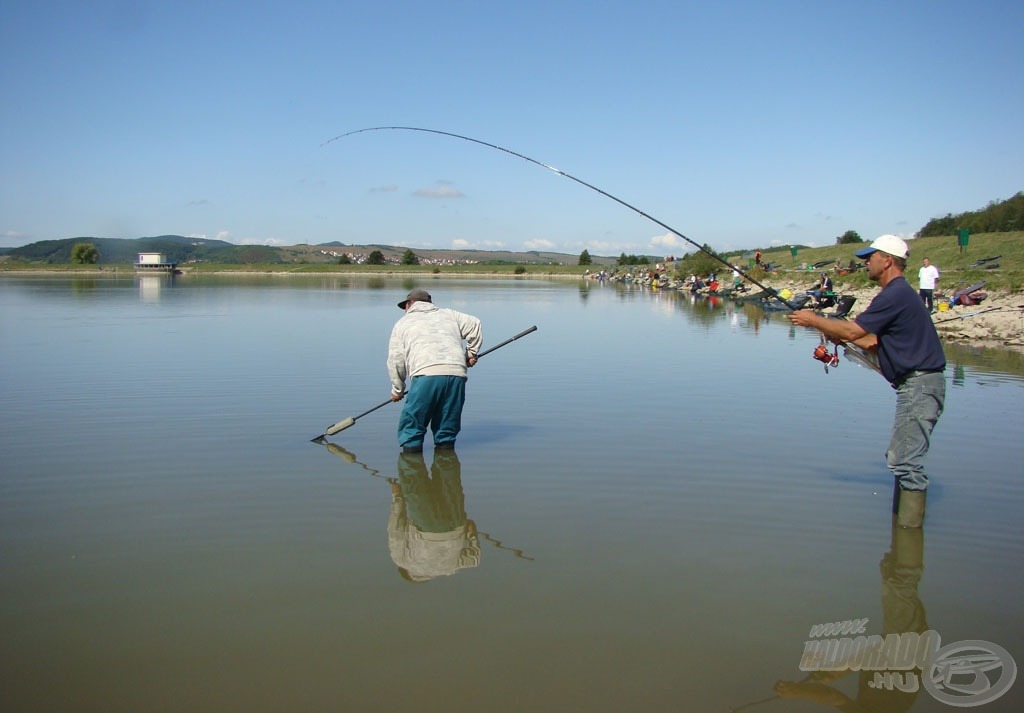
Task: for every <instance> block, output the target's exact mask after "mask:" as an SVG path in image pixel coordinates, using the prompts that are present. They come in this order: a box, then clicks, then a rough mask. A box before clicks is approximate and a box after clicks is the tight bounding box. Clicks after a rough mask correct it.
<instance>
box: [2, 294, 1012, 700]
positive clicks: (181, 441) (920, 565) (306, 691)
mask: <svg viewBox="0 0 1024 713" xmlns="http://www.w3.org/2000/svg"><path fill="white" fill-rule="evenodd" d="M413 286H422V287H426V288H427V289H429V290H430V291H431V292H432V293H433V295H434V298H435V302H436V303H438V304H439V305H441V306H448V307H453V308H455V309H459V310H462V311H466V312H471V313H473V314H476V315H477V316H479V317H480V318H481V319H482V320H483V322H484V336H485V345H484V346H485V348H486V347H487V346H493V345H494V344H497V343H498V342H500V341H502V340H504V339H507V338H508V337H511V336H512V335H514V334H516V333H518V332H520V331H522V330H524V329H526V328H527V327H529V326H531V325H537V327H538V330H537V332H535V333H533V334H531V335H529V336H527V337H524V338H523V339H521V340H519V341H516V342H514V343H513V344H510V345H508V346H506V347H503V348H502V349H500V350H498V351H496V352H494V353H492V354H490V355H488V356H486V357H485V358H484V359H482V360H481V362H480V364H479V365H478V366H477V367H476V368H475V369H473V370H472V371H471V373H470V382H469V387H468V403H467V406H466V410H465V414H464V430H463V433H462V435H461V436H460V438H459V440H458V449H457V456H456V457H455V458H448V459H444V458H439V459H435V458H434V454H433V449H432V448H431V447H429V446H428V447H427V448H426V452H425V454H424V459H423V460H417V459H409V458H406V459H403V458H402V457H400V456H399V453H398V448H397V443H396V437H395V424H396V420H397V416H398V413H399V410H400V406H397V405H389V406H387V407H384V408H382V409H380V410H378V411H376V412H374V413H372V414H370V415H367V416H366V417H364V418H362V419H360V420H359V421H358V422H357V423H356V425H355V426H353V427H352V428H350V429H347V430H345V431H343V432H341V433H339V434H338V435H337V436H335V437H333V438H332V439H331V441H332V445H331V446H329V447H328V446H325V445H317V444H314V443H311V442H310V439H311V438H312V437H314V436H316V435H318V434H319V433H321V432H322V431H323V430H324V429H325V427H326V426H328V425H329V424H331V423H332V422H334V421H338V420H340V419H342V418H345V417H348V416H355V415H358V414H359V413H361V412H363V411H365V410H366V409H369V408H371V407H372V406H375V405H377V404H379V403H381V402H383V401H384V400H385V399H387V398H388V389H389V386H388V380H387V376H386V373H385V368H384V359H385V356H386V343H387V338H388V335H389V334H390V330H391V327H392V325H393V323H394V322H395V320H396V319H398V317H399V316H400V312H399V310H398V309H397V307H396V306H395V303H396V302H397V301H398V300H399V299H400V298H401V297H402V296H404V294H405V293H406V292H407V291H408V290H409V289H410V288H411V287H413ZM817 344H818V337H817V334H816V333H813V332H809V331H804V330H796V329H793V328H792V327H791V326H790V325H789V323H788V322H787V321H785V320H784V318H782V317H781V316H780V315H764V314H763V313H761V312H760V311H759V310H757V309H755V308H752V307H748V308H743V307H736V306H734V305H732V304H730V303H719V304H715V305H712V304H709V303H707V302H704V301H699V302H696V303H692V304H691V302H690V300H689V297H688V296H686V297H684V296H681V295H678V294H676V293H671V292H657V291H651V290H648V289H639V288H637V289H623V288H622V287H616V286H608V285H600V284H596V283H582V282H580V283H577V282H572V281H555V282H548V281H540V280H507V281H483V280H481V281H454V280H437V279H429V278H423V279H417V280H408V279H406V280H398V279H394V280H390V279H377V280H360V279H350V278H345V277H337V276H330V277H327V276H324V277H281V276H266V277H254V278H242V277H233V278H217V277H202V278H194V277H189V276H183V277H178V278H176V279H174V280H173V281H172V280H171V279H170V278H166V277H157V276H146V277H145V278H138V277H133V276H127V277H126V276H122V277H120V278H117V279H114V278H96V279H92V278H70V277H54V278H48V277H39V276H35V277H18V276H13V277H12V276H4V277H2V278H0V368H2V373H3V388H2V390H0V407H2V408H0V415H2V416H0V417H2V419H3V428H2V430H0V471H2V475H0V607H2V609H0V691H2V694H0V695H2V696H3V705H2V708H3V710H5V711H33V712H34V711H105V712H109V711H218V712H219V711H424V712H430V711H446V712H450V711H463V710H466V711H469V710H472V711H488V712H490V711H498V712H501V711H609V712H616V713H618V712H623V711H721V712H723V713H725V712H727V711H730V710H736V709H741V710H753V711H758V712H761V711H764V712H766V713H771V712H781V711H812V710H823V709H826V710H827V709H828V706H826V705H819V704H815V703H811V702H808V701H802V700H780V699H774V700H772V697H773V696H774V694H775V691H774V689H773V687H774V686H775V684H776V682H777V681H780V680H781V681H799V680H801V679H803V678H804V676H805V672H804V671H801V669H800V665H801V659H802V657H803V654H804V650H805V642H807V641H808V640H810V639H811V638H812V637H811V635H810V630H811V628H812V627H814V626H815V625H819V624H824V623H829V622H842V621H852V620H858V619H866V620H867V622H866V623H865V624H864V626H863V633H864V635H865V636H870V635H879V636H884V635H885V634H893V633H897V634H901V635H903V636H906V632H909V631H915V632H923V631H925V630H926V629H931V630H933V631H935V632H938V634H939V635H940V636H941V643H942V646H943V647H945V646H946V645H948V644H954V643H956V642H961V641H969V640H976V641H982V642H990V643H992V644H995V645H997V646H998V647H1001V648H1002V649H1003V650H1005V652H1007V653H1008V654H1009V656H1010V657H1011V658H1012V659H1013V661H1012V662H1005V661H1004V662H1003V665H1002V667H1001V668H999V669H997V670H994V671H990V672H989V674H988V675H987V678H986V680H989V679H992V680H993V682H994V683H995V684H996V685H997V686H998V685H999V683H1000V681H1001V682H1002V683H1003V684H1005V683H1006V681H1007V678H1006V676H1008V675H1009V673H1008V672H1009V670H1010V669H1011V668H1012V667H1013V665H1014V662H1015V664H1016V665H1018V666H1024V604H1022V603H1021V599H1022V598H1021V594H1020V592H1021V591H1022V589H1024V567H1022V564H1024V517H1022V510H1024V485H1022V480H1024V478H1022V476H1024V467H1022V464H1024V438H1022V426H1024V398H1022V396H1024V360H1022V359H1021V357H1020V355H1018V354H1014V353H1008V352H983V351H978V350H967V349H960V348H954V347H949V349H948V351H947V355H948V358H949V362H950V368H949V370H948V371H947V378H948V379H949V390H948V397H947V410H946V413H945V415H944V416H943V418H942V420H941V421H940V423H939V426H938V428H937V429H936V432H935V436H934V441H933V446H932V450H931V454H930V456H929V465H930V467H929V472H930V475H931V477H932V483H933V485H932V488H931V490H930V494H929V502H928V517H927V521H926V527H925V528H924V531H923V532H918V533H908V532H906V531H904V532H899V533H895V534H894V533H893V531H892V528H891V516H890V498H891V476H890V474H889V472H888V470H887V469H886V467H885V462H884V450H885V447H886V445H887V442H888V434H889V427H890V424H891V421H892V415H893V409H894V398H895V394H894V392H893V391H892V389H891V388H890V387H889V386H888V385H887V384H886V383H885V382H884V381H883V380H882V379H881V377H879V376H877V375H876V374H874V373H872V372H870V371H868V370H866V369H863V368H860V367H858V366H856V365H854V364H853V363H851V362H848V361H845V360H844V361H843V362H842V363H841V364H840V366H839V367H838V368H837V369H833V370H830V372H829V373H828V374H827V375H826V374H825V373H824V370H823V368H822V365H821V364H820V363H819V362H816V361H814V360H813V359H812V358H811V352H812V351H813V349H814V347H815V346H816V345H817ZM417 528H418V529H417ZM403 571H404V573H403ZM839 636H840V635H836V637H835V638H839ZM819 638H821V639H828V638H829V636H821V637H819ZM919 674H920V672H916V673H915V672H914V671H911V672H908V673H907V675H905V676H904V677H902V678H901V679H900V681H901V683H903V682H906V683H907V685H908V686H909V685H910V684H911V683H917V682H918V681H919V679H921V677H920V675H919ZM1000 677H1002V678H1000ZM978 680H979V679H976V678H973V677H971V676H970V675H968V676H966V677H965V678H962V679H961V680H960V683H962V684H963V683H967V684H969V683H971V682H975V683H977V682H978ZM890 681H891V679H890ZM869 682H872V683H876V682H877V680H876V679H874V678H871V677H869V676H867V675H865V676H864V677H863V678H861V677H859V676H858V675H857V674H852V675H848V676H844V677H841V678H839V679H837V680H835V681H833V682H832V683H831V686H832V689H833V690H834V691H838V692H839V693H841V694H842V695H843V696H846V697H848V698H850V699H854V700H857V701H858V702H859V705H860V706H861V708H858V709H856V710H913V711H942V710H945V711H949V710H953V709H954V706H952V705H951V704H949V703H947V702H942V701H941V700H940V698H938V697H936V695H934V694H933V693H932V692H931V690H926V687H925V686H924V685H923V683H922V684H921V685H920V687H919V689H920V690H918V692H917V693H916V694H913V693H910V694H907V693H902V692H900V691H899V690H891V691H890V690H886V687H885V686H884V685H883V686H876V687H875V688H871V687H870V686H868V685H866V684H867V683H869ZM893 688H895V686H893ZM943 691H945V692H946V694H950V691H952V689H949V688H944V689H941V690H940V693H942V692H943ZM1022 691H1024V682H1021V681H1017V682H1016V683H1015V685H1013V686H1012V687H1011V688H1010V689H1009V691H1008V692H1006V693H1005V694H1004V695H1002V696H1001V697H998V698H996V699H994V700H992V701H991V702H989V703H987V704H985V705H983V706H982V707H980V708H979V710H983V711H1020V710H1024V692H1022ZM954 693H955V692H954ZM960 695H962V696H963V695H966V694H962V693H961V694H960ZM964 700H976V699H975V698H971V697H970V696H968V697H967V698H966V699H965V698H963V697H961V699H960V702H961V703H962V702H963V701H964ZM748 704H749V705H748Z"/></svg>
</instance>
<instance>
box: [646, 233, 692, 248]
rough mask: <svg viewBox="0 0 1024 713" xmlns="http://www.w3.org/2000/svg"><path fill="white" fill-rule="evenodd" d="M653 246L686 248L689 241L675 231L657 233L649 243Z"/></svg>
mask: <svg viewBox="0 0 1024 713" xmlns="http://www.w3.org/2000/svg"><path fill="white" fill-rule="evenodd" d="M649 244H650V247H652V248H685V247H686V246H687V245H688V243H687V242H686V241H685V240H683V239H682V238H680V237H679V236H678V235H676V234H675V233H665V234H664V235H655V236H654V237H653V238H651V242H650V243H649Z"/></svg>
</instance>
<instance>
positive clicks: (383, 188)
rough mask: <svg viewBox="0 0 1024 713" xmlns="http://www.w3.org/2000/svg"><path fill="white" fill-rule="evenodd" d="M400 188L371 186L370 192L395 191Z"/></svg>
mask: <svg viewBox="0 0 1024 713" xmlns="http://www.w3.org/2000/svg"><path fill="white" fill-rule="evenodd" d="M397 190H398V186H378V187H377V188H371V189H370V193H393V192H395V191H397Z"/></svg>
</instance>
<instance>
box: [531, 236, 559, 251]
mask: <svg viewBox="0 0 1024 713" xmlns="http://www.w3.org/2000/svg"><path fill="white" fill-rule="evenodd" d="M523 246H524V247H525V248H526V249H527V250H554V248H555V244H554V243H553V242H551V241H550V240H544V239H543V238H534V239H533V240H527V241H526V242H525V243H523Z"/></svg>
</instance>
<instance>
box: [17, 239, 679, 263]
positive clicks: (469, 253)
mask: <svg viewBox="0 0 1024 713" xmlns="http://www.w3.org/2000/svg"><path fill="white" fill-rule="evenodd" d="M76 243H92V244H93V245H95V246H96V249H97V250H99V253H100V259H99V262H100V264H104V263H113V264H125V263H133V262H135V261H136V259H137V258H138V254H139V253H140V252H158V253H163V254H164V255H166V256H167V259H168V261H170V262H176V263H178V264H187V263H192V262H210V263H221V264H227V265H245V264H255V263H261V264H287V263H298V264H317V263H322V264H334V263H337V262H338V260H339V258H340V257H341V255H342V254H346V255H348V256H349V258H350V259H351V260H352V261H353V262H363V261H365V260H366V258H367V256H369V254H370V253H371V252H373V251H374V250H379V251H380V252H381V253H382V254H383V255H384V258H385V259H386V260H387V261H388V262H394V263H397V262H400V261H401V259H402V256H403V255H404V254H405V252H406V250H409V249H410V248H407V247H401V246H395V245H346V244H345V243H341V242H338V241H333V242H329V243H322V244H320V245H291V246H287V247H269V246H266V245H235V244H234V243H228V242H225V241H223V240H205V239H199V238H187V237H184V236H181V235H160V236H156V237H147V238H134V239H125V238H96V237H78V238H64V239H61V240H41V241H39V242H35V243H31V244H29V245H24V246H22V247H18V248H8V249H6V250H4V251H3V254H6V255H7V256H8V259H14V260H24V261H27V262H42V263H48V264H58V263H68V262H71V249H72V247H73V246H74V245H75V244H76ZM412 251H413V253H415V254H416V256H417V257H418V258H419V259H420V262H421V263H422V264H442V265H443V264H467V263H469V264H474V263H479V264H492V265H494V264H517V265H518V264H525V265H552V264H554V265H576V264H577V263H578V262H579V255H570V254H567V253H557V252H546V251H536V250H530V251H523V252H515V251H507V250H425V249H415V248H412ZM591 259H592V260H593V264H594V265H596V266H605V265H614V264H615V260H616V258H613V257H600V256H596V255H591ZM659 259H660V258H659Z"/></svg>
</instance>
